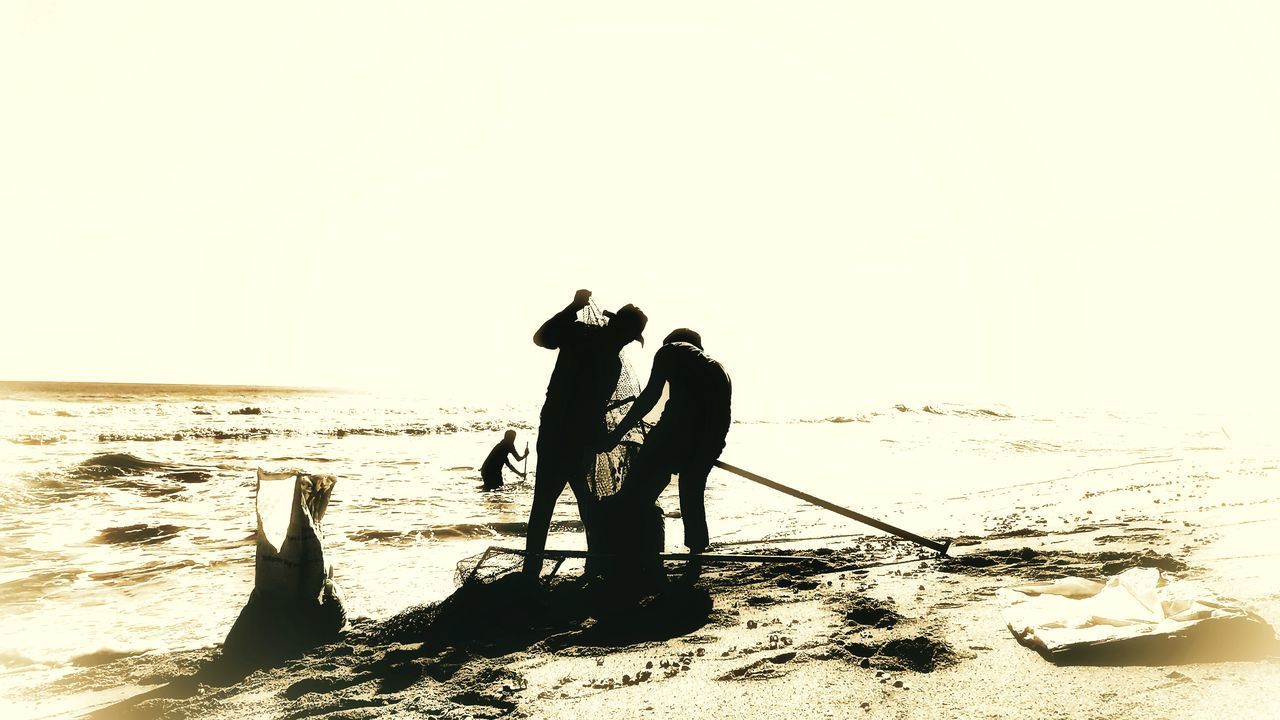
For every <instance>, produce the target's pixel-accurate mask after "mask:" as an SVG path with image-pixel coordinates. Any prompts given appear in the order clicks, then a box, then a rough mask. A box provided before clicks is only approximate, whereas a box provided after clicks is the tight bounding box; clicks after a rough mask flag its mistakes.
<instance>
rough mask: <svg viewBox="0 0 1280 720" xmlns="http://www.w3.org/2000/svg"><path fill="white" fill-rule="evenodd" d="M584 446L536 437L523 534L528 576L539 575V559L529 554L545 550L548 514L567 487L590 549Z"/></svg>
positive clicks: (592, 497) (590, 500)
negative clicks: (534, 467)
mask: <svg viewBox="0 0 1280 720" xmlns="http://www.w3.org/2000/svg"><path fill="white" fill-rule="evenodd" d="M588 458H589V455H588V453H587V451H586V449H585V448H584V447H582V446H581V445H577V444H575V443H572V442H564V441H559V440H558V439H557V438H555V437H548V436H546V435H545V434H543V433H539V434H538V465H537V475H536V477H535V478H534V481H533V507H532V508H531V509H530V510H529V527H528V530H527V531H526V534H525V544H524V549H525V552H526V553H529V554H526V555H525V559H524V571H525V572H526V573H528V574H530V575H534V576H537V575H540V574H542V558H541V557H538V556H535V555H532V553H540V552H542V551H543V550H545V549H546V547H547V533H548V532H550V530H551V513H552V511H554V510H555V507H556V501H557V500H559V499H560V494H561V493H563V492H564V486H565V485H568V486H569V487H570V488H571V489H572V490H573V495H574V497H575V498H576V499H577V501H578V516H579V517H580V518H581V519H582V527H583V528H584V529H585V530H586V534H587V548H588V549H590V548H591V518H590V515H591V509H592V507H593V503H594V502H595V495H594V494H592V493H591V491H590V490H589V489H588V488H587V478H586V473H587V468H588V465H587V460H588Z"/></svg>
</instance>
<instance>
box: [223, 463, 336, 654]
mask: <svg viewBox="0 0 1280 720" xmlns="http://www.w3.org/2000/svg"><path fill="white" fill-rule="evenodd" d="M335 482H336V480H335V479H334V477H333V476H332V475H305V474H301V473H292V472H288V473H268V472H263V471H262V470H258V484H257V516H258V529H257V559H256V562H255V567H254V587H253V592H252V593H251V594H250V595H249V601H248V602H247V603H246V604H245V606H244V609H243V610H241V611H240V616H239V617H238V618H237V619H236V622H235V624H234V625H232V627H231V631H230V632H229V633H227V639H226V641H225V643H224V644H223V655H224V657H225V658H227V659H229V660H233V661H236V662H241V663H247V664H252V665H257V664H265V663H269V662H272V661H274V660H278V659H280V658H284V657H288V656H291V655H293V654H296V653H298V652H301V651H302V650H305V649H307V648H310V647H314V646H316V645H319V644H322V643H324V642H327V641H329V640H331V639H332V638H334V637H336V636H337V634H338V633H339V631H341V630H342V627H343V625H344V624H345V623H346V612H345V610H344V609H343V605H342V596H341V593H340V592H339V590H338V587H337V585H336V584H335V583H334V582H333V572H332V568H331V567H330V566H329V565H328V564H327V563H326V561H325V558H324V547H323V545H322V543H321V537H320V532H319V524H320V521H321V519H323V517H324V512H325V509H326V508H327V507H328V505H329V496H330V494H331V493H332V492H333V486H334V483H335Z"/></svg>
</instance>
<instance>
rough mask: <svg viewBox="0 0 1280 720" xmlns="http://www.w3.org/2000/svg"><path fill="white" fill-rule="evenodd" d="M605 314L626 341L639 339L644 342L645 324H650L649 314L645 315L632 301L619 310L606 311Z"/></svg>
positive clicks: (612, 326)
mask: <svg viewBox="0 0 1280 720" xmlns="http://www.w3.org/2000/svg"><path fill="white" fill-rule="evenodd" d="M604 316H605V317H607V318H609V327H611V328H613V329H614V330H615V331H616V332H618V333H620V336H621V337H622V338H623V339H624V341H625V342H631V341H632V340H639V341H640V344H641V345H643V344H644V337H643V336H642V333H644V327H645V325H648V324H649V316H648V315H645V314H644V312H642V311H641V310H640V308H638V307H636V306H635V305H632V304H630V303H628V304H626V305H623V306H622V307H620V308H618V311H617V312H609V311H608V310H605V311H604Z"/></svg>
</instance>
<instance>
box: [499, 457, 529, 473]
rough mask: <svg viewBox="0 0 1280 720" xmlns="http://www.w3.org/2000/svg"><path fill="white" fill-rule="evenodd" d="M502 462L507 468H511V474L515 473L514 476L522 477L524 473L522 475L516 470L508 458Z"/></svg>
mask: <svg viewBox="0 0 1280 720" xmlns="http://www.w3.org/2000/svg"><path fill="white" fill-rule="evenodd" d="M503 462H505V463H506V465H507V467H509V468H511V472H513V473H515V474H517V475H519V476H520V477H524V473H522V472H520V471H519V470H517V469H516V466H515V465H512V464H511V460H510V459H509V458H508V459H506V460H504V461H503Z"/></svg>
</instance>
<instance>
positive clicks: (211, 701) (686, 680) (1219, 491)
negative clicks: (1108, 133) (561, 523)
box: [41, 470, 1280, 719]
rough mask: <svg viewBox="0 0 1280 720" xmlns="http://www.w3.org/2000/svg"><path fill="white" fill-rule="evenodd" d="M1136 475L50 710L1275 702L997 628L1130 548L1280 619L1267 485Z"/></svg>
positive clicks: (840, 708) (558, 594)
mask: <svg viewBox="0 0 1280 720" xmlns="http://www.w3.org/2000/svg"><path fill="white" fill-rule="evenodd" d="M1126 472H1127V475H1125V476H1123V477H1119V476H1114V474H1113V476H1111V477H1110V479H1109V480H1107V481H1105V482H1104V481H1100V480H1099V481H1096V482H1093V483H1092V484H1089V485H1085V486H1083V487H1081V484H1080V483H1077V484H1076V486H1075V487H1073V488H1072V489H1071V490H1070V491H1069V492H1067V493H1066V494H1065V495H1064V497H1067V498H1068V500H1063V499H1061V498H1059V499H1057V500H1054V501H1052V502H1044V503H1042V504H1039V505H1037V504H1036V503H1035V502H1028V503H1026V504H1025V506H1023V507H1020V508H1018V509H1017V510H1016V511H1015V512H1013V513H1007V514H1005V515H1003V516H1001V517H1000V518H999V520H998V521H993V522H992V523H991V527H990V532H988V533H987V534H986V535H985V536H983V537H970V538H961V539H959V541H958V543H957V545H956V546H955V547H954V548H953V550H952V555H953V556H955V559H952V560H940V559H936V558H932V559H928V560H924V561H920V562H898V561H901V560H906V559H909V558H914V557H919V555H918V554H917V553H916V552H915V550H914V548H913V547H912V546H910V545H906V544H904V543H898V542H896V541H889V540H886V539H883V538H862V539H860V540H858V539H855V540H852V541H850V542H848V543H845V544H844V545H842V546H840V547H836V548H834V549H832V548H823V549H819V550H816V551H814V550H809V551H803V552H805V553H808V554H810V555H812V556H813V558H812V559H811V560H807V561H802V562H794V563H785V564H769V565H755V566H708V567H706V568H704V570H703V572H702V573H701V575H700V577H698V578H697V579H696V580H694V579H691V578H689V577H686V576H682V575H681V573H682V571H684V570H685V569H684V568H681V567H679V566H678V565H677V564H671V565H670V566H669V571H670V572H671V575H670V581H669V583H668V585H667V591H666V592H665V593H664V594H663V595H661V596H659V597H658V598H655V599H650V600H647V601H644V602H642V603H641V604H640V605H639V606H632V607H630V608H624V609H620V608H619V606H618V605H616V604H602V603H600V602H599V600H598V596H597V594H596V592H595V591H593V590H592V588H590V587H588V588H585V589H584V588H582V587H581V586H580V583H579V582H578V581H577V580H576V579H574V578H571V577H567V578H563V579H559V580H557V581H554V582H551V583H549V584H547V585H544V586H543V587H541V588H535V587H531V586H530V585H528V584H527V583H524V582H522V581H521V580H520V579H519V578H505V579H502V580H500V581H498V582H497V583H495V584H492V585H488V586H484V587H480V588H472V589H470V590H466V591H463V592H462V593H460V594H459V595H456V596H455V597H454V598H453V599H451V601H446V603H445V604H444V605H442V606H441V607H440V608H436V609H425V608H418V609H412V610H409V611H406V612H405V613H403V614H402V615H400V616H398V617H397V618H394V619H392V620H390V621H387V622H384V623H373V622H368V621H363V622H357V623H355V624H354V625H353V626H352V628H351V629H350V630H349V631H348V632H347V633H346V634H345V636H344V638H343V641H342V642H339V643H337V644H334V645H329V646H326V647H323V648H319V649H317V650H316V651H314V652H312V653H310V654H309V655H307V656H306V657H304V658H301V659H299V660H297V661H295V662H292V663H290V664H288V665H286V666H284V667H279V668H274V669H267V670H260V671H257V672H254V673H252V674H250V675H248V676H247V677H243V678H240V679H237V678H236V677H235V676H234V675H225V674H224V675H222V676H219V675H218V674H217V673H214V672H211V671H210V669H209V667H211V666H210V665H209V663H208V661H209V658H210V657H212V656H214V655H215V654H216V653H215V651H213V650H206V651H198V652H191V653H178V654H169V655H162V656H142V657H132V658H123V659H117V660H112V661H109V662H104V663H103V664H101V665H99V666H97V667H92V668H88V669H86V670H84V671H83V672H80V673H77V674H74V675H72V676H70V677H68V678H65V679H64V680H62V681H60V683H59V684H58V685H57V686H55V687H51V688H46V689H45V690H44V693H45V698H46V699H47V702H45V703H44V704H42V705H41V707H42V708H43V710H44V711H45V712H49V711H53V710H56V709H58V708H64V709H70V708H75V707H80V708H83V707H86V706H99V707H101V706H103V705H104V704H106V703H108V702H112V701H116V700H120V699H122V698H128V699H125V700H123V701H121V702H117V703H116V704H114V705H109V706H106V707H103V708H102V709H100V710H99V711H98V712H97V713H96V716H97V717H102V718H111V717H138V718H143V717H157V718H227V719H230V718H264V717H272V718H291V719H292V718H374V717H450V718H453V717H458V718H461V717H507V716H510V717H529V718H543V717H545V718H558V717H606V716H617V717H646V718H647V717H653V718H666V717H670V718H684V717H689V716H695V717H727V718H779V717H781V718H790V717H797V718H799V717H855V718H856V717H867V718H890V717H892V718H899V717H931V718H932V717H936V718H1006V717H1007V718H1027V717H1047V718H1082V719H1083V718H1209V717H1215V718H1216V717H1230V718H1255V717H1256V718H1272V717H1276V716H1277V715H1278V714H1280V662H1277V660H1276V658H1275V657H1274V656H1272V657H1269V658H1263V659H1254V660H1247V661H1243V660H1236V661H1219V662H1200V663H1189V664H1177V665H1174V664H1165V665H1162V664H1152V665H1138V666H1134V665H1130V666H1121V667H1061V666H1056V665H1053V664H1051V663H1049V662H1047V661H1046V660H1044V659H1042V658H1041V657H1040V656H1039V655H1037V654H1036V653H1035V652H1033V651H1031V650H1028V649H1026V648H1024V647H1022V646H1021V645H1019V644H1018V643H1017V642H1015V640H1014V639H1013V637H1012V636H1011V634H1010V632H1009V630H1008V629H1007V628H1006V627H1005V624H1004V622H1003V620H1002V619H1001V615H1000V610H999V605H998V603H997V601H996V597H995V596H996V591H997V590H998V589H999V588H1001V587H1007V586H1009V585H1013V584H1017V583H1021V582H1025V581H1026V580H1028V579H1033V578H1047V577H1059V576H1062V575H1069V574H1076V575H1085V576H1100V575H1104V574H1109V573H1114V572H1118V571H1120V570H1122V569H1124V568H1125V567H1129V566H1133V565H1156V566H1160V567H1162V568H1164V569H1166V570H1170V571H1174V572H1176V573H1178V574H1180V575H1183V576H1189V577H1194V578H1196V579H1197V580H1198V581H1199V582H1201V583H1203V584H1206V585H1208V586H1210V587H1212V588H1214V589H1215V590H1217V591H1220V592H1222V593H1223V594H1226V595H1229V596H1234V597H1235V598H1236V599H1238V600H1239V601H1240V602H1241V604H1243V605H1245V606H1247V607H1249V608H1250V609H1252V610H1253V611H1255V612H1257V613H1258V614H1259V615H1260V616H1261V617H1263V618H1264V619H1265V620H1267V621H1268V622H1270V623H1272V624H1273V625H1276V624H1277V623H1280V592H1278V591H1280V586H1278V584H1277V583H1276V581H1275V579H1274V570H1275V566H1276V552H1275V551H1274V548H1273V547H1272V546H1270V545H1269V544H1266V540H1268V539H1269V538H1270V536H1271V535H1272V534H1274V532H1275V531H1276V530H1277V524H1278V523H1277V518H1276V514H1277V513H1276V509H1277V507H1278V506H1280V501H1278V500H1277V498H1276V497H1274V495H1275V493H1270V496H1268V493H1265V492H1264V493H1262V494H1261V495H1258V494H1254V495H1252V496H1251V499H1248V500H1241V499H1239V498H1240V495H1239V494H1238V493H1232V492H1230V491H1229V490H1228V488H1226V486H1225V485H1221V484H1218V483H1216V482H1214V480H1215V478H1214V476H1212V475H1209V476H1207V477H1205V476H1197V475H1183V476H1180V477H1175V478H1174V479H1172V480H1170V479H1168V478H1167V477H1163V476H1160V475H1157V474H1155V472H1154V471H1148V470H1140V471H1137V472H1135V471H1132V470H1130V471H1126ZM1143 473H1146V474H1143ZM1259 479H1260V480H1261V479H1262V478H1259ZM1035 495H1036V494H1035V492H1033V491H1028V492H1027V496H1028V497H1030V498H1034V497H1035ZM1134 507H1147V508H1148V511H1147V512H1138V513H1135V512H1134V511H1133V508H1134ZM779 552H787V553H790V554H799V553H801V552H802V551H796V550H785V551H779ZM886 563H897V564H886ZM849 566H853V567H855V568H863V569H850V568H849ZM841 568H845V569H843V570H840V569H841ZM624 610H625V611H624ZM104 660H105V658H104ZM201 668H203V669H202V670H201ZM197 670H200V672H199V673H197V674H196V675H195V676H194V679H193V678H192V677H185V678H184V677H180V676H183V675H188V674H190V673H192V672H195V671H197ZM175 677H177V678H178V679H176V680H175V679H174V678H175Z"/></svg>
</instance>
